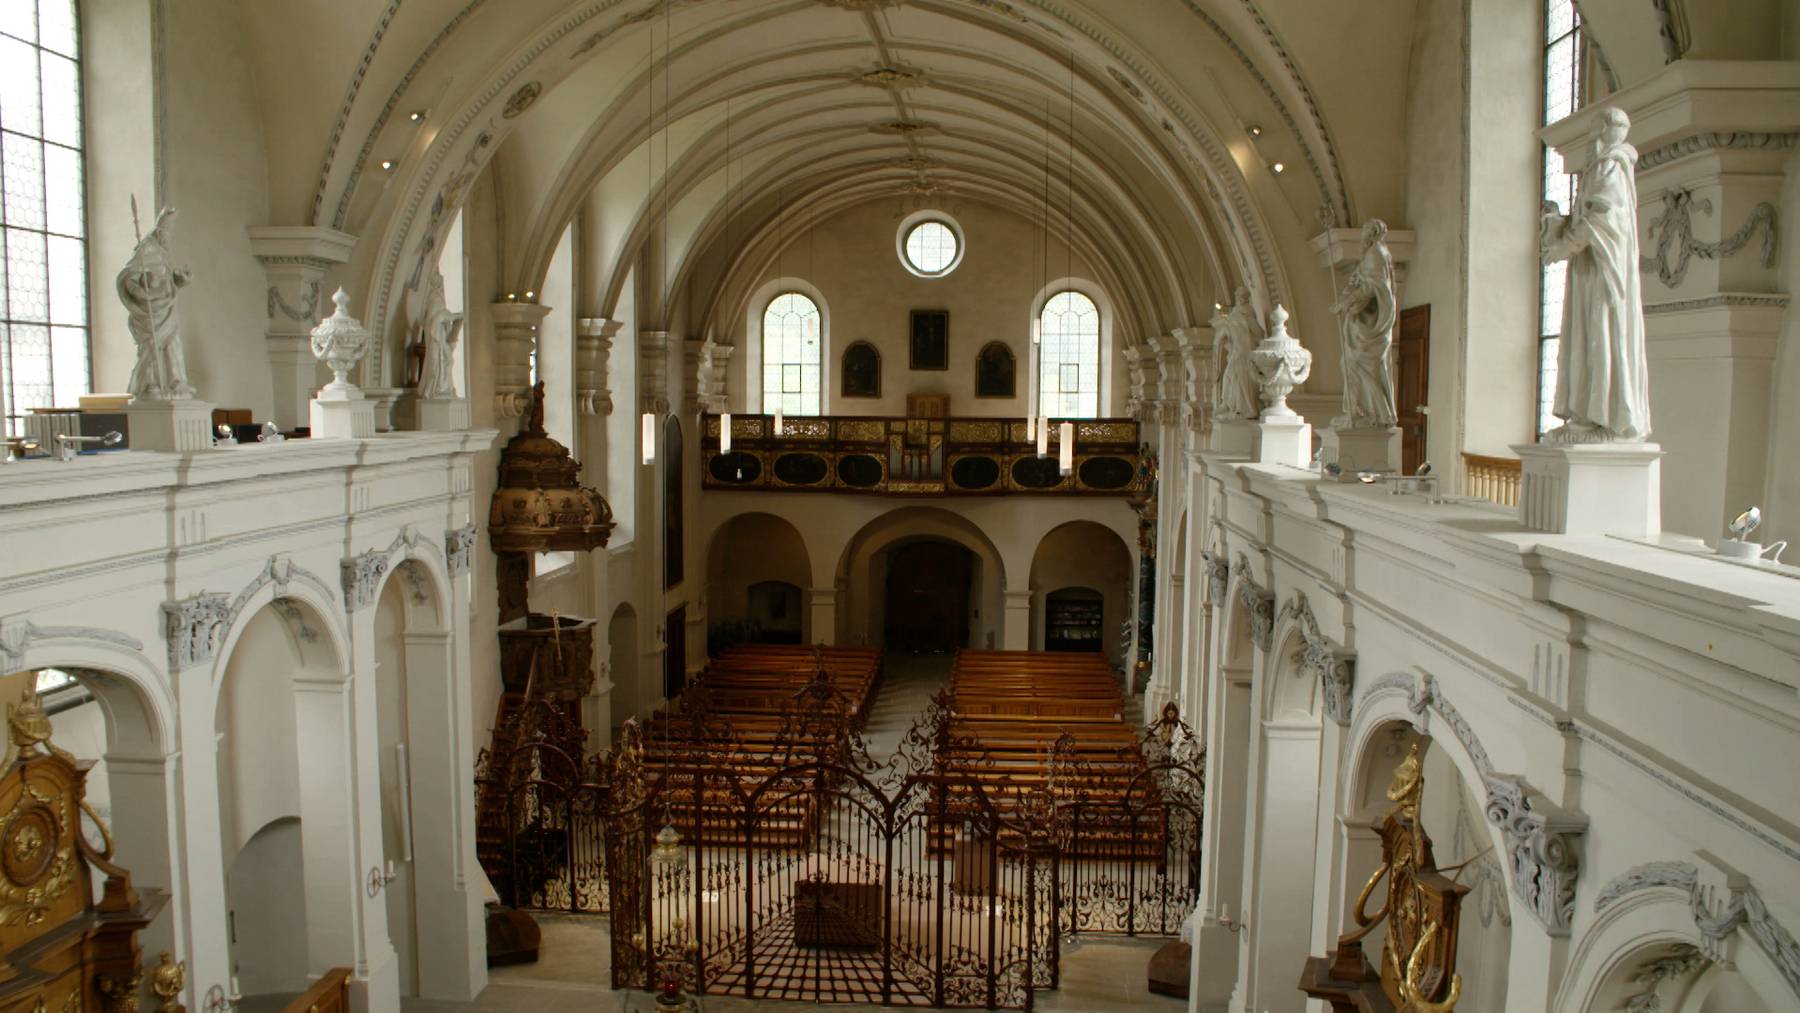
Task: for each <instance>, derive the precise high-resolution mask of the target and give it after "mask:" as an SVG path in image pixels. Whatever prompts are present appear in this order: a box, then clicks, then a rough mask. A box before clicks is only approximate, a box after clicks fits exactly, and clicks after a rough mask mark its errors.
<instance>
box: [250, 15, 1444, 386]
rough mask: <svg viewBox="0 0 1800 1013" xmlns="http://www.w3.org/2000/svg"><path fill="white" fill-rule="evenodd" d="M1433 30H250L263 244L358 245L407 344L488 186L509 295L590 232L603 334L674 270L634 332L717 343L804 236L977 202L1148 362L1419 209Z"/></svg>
mask: <svg viewBox="0 0 1800 1013" xmlns="http://www.w3.org/2000/svg"><path fill="white" fill-rule="evenodd" d="M1415 3H1416V0H1378V2H1372V3H1366V4H1362V3H1359V4H1319V3H1316V2H1314V0H587V2H580V3H571V2H568V0H387V2H385V3H382V4H372V3H369V2H367V0H361V2H353V0H342V2H340V3H337V4H325V3H321V4H251V5H246V6H245V7H244V8H243V11H244V13H243V17H244V18H245V20H246V29H247V31H248V33H249V34H250V36H251V40H252V43H253V45H255V46H256V47H257V48H258V49H259V50H260V52H261V54H262V55H263V56H264V57H265V58H263V59H261V60H260V61H259V62H258V63H257V64H256V66H257V68H258V69H257V74H258V85H259V92H261V93H262V95H263V96H264V98H263V102H264V106H265V124H266V127H265V129H266V132H267V134H268V147H269V149H270V154H271V158H270V165H271V180H270V183H271V210H272V213H273V216H274V220H275V221H276V222H277V223H295V222H299V223H305V224H315V225H322V226H330V227H333V228H337V229H341V230H343V231H346V232H349V233H351V234H354V235H356V236H358V237H359V242H358V244H357V253H356V258H355V260H354V261H353V263H352V265H351V266H352V276H353V277H354V278H360V279H364V280H366V290H367V292H368V297H367V306H366V313H367V317H368V318H369V319H371V320H374V321H382V322H385V325H386V326H388V327H389V328H390V332H391V329H392V327H393V326H394V324H393V319H394V317H395V315H396V314H397V313H399V312H400V307H401V306H403V305H404V299H403V294H404V291H405V287H406V286H407V285H409V284H412V283H413V282H414V280H415V279H416V277H417V270H418V265H419V263H420V261H421V258H422V257H424V256H426V255H428V254H429V253H430V251H432V250H433V249H435V247H436V244H437V243H438V242H440V241H441V237H442V235H443V232H444V230H445V229H446V228H448V226H449V224H450V221H451V219H453V218H454V216H455V213H456V210H457V208H458V207H460V206H461V204H462V203H463V202H464V201H465V200H466V199H467V197H468V194H469V191H470V188H471V186H472V184H473V183H474V181H475V180H476V178H477V177H478V176H480V175H481V173H483V172H484V171H487V170H489V169H490V167H492V168H493V176H494V181H495V186H496V193H497V195H498V198H499V200H500V202H501V204H502V207H503V213H502V215H501V216H500V222H501V225H500V229H501V234H500V237H499V247H500V250H499V259H500V264H499V270H500V285H501V286H502V291H498V292H495V293H493V294H492V296H491V297H492V298H499V297H502V296H504V295H505V293H506V292H507V291H515V292H521V293H522V292H526V291H533V290H535V289H537V288H538V287H540V284H539V283H540V282H541V280H542V278H543V276H544V273H545V271H546V269H547V265H548V261H549V258H550V256H551V253H552V251H553V249H554V247H555V245H556V243H557V241H558V238H559V237H560V235H561V234H562V232H563V230H564V229H565V228H566V227H567V225H568V224H569V223H570V222H571V221H574V220H576V219H577V218H580V219H582V221H583V223H584V229H585V231H586V233H587V234H585V235H584V246H585V247H586V248H587V249H588V250H589V251H590V254H591V255H593V256H592V262H593V263H596V264H599V265H601V266H600V268H599V270H600V271H601V277H600V278H599V279H597V280H596V283H595V284H594V285H592V286H591V288H592V289H593V291H591V292H589V293H588V294H587V295H586V296H584V300H585V303H584V305H583V306H582V307H580V310H581V311H582V312H583V313H584V314H590V315H600V316H605V315H608V314H609V313H610V311H611V310H612V308H613V306H614V303H615V301H616V300H617V299H618V297H619V296H620V294H621V292H622V288H623V285H624V281H625V277H626V274H627V272H628V271H630V270H631V269H632V267H633V265H640V273H641V272H642V270H643V268H642V265H656V269H657V270H660V269H661V266H662V265H667V270H668V273H669V276H668V277H667V278H663V279H657V280H659V281H661V282H662V285H661V286H660V287H659V286H656V285H652V286H649V288H650V289H652V290H661V291H673V293H674V301H673V302H672V304H671V306H670V307H668V308H667V309H666V310H665V308H664V307H661V306H657V305H650V306H643V305H640V307H639V315H640V320H641V321H643V325H644V326H647V327H648V326H653V325H655V324H657V323H659V322H660V323H663V324H668V323H671V322H672V321H671V319H669V318H671V317H673V318H677V319H676V320H675V321H673V322H677V323H679V324H680V326H681V327H682V328H683V329H684V331H686V332H688V333H692V334H704V333H710V332H712V331H714V330H722V329H723V328H724V327H726V326H728V325H727V324H726V323H725V322H727V321H731V320H734V319H741V311H742V305H741V304H742V300H743V299H744V298H746V296H747V292H748V289H749V287H751V285H752V284H753V281H754V279H755V278H756V277H757V276H758V275H760V273H761V271H762V270H763V269H764V268H765V267H766V266H767V265H768V263H769V262H770V261H771V259H772V258H773V257H774V256H775V254H776V252H777V251H778V249H779V248H780V246H781V245H782V244H783V243H784V242H786V241H788V240H789V239H791V238H792V236H793V235H795V234H796V232H797V230H800V229H803V228H804V227H805V226H806V225H807V224H809V223H810V222H812V221H816V220H820V219H822V218H825V217H828V216H830V215H833V214H835V213H837V212H839V211H841V210H844V209H845V208H848V207H850V206H853V205H856V204H859V203H863V202H868V201H883V200H887V201H893V200H910V201H912V202H913V204H914V205H917V204H919V203H932V202H935V201H941V200H956V201H962V202H979V203H984V204H990V205H993V206H996V207H999V208H1003V209H1006V210H1009V211H1012V212H1014V213H1016V214H1019V215H1021V216H1023V217H1025V218H1027V219H1030V220H1034V221H1036V220H1039V219H1040V218H1042V219H1046V220H1047V221H1048V227H1049V229H1050V230H1051V231H1052V232H1053V233H1055V234H1056V235H1057V236H1058V237H1059V238H1065V239H1068V240H1069V241H1070V242H1072V243H1073V244H1074V247H1075V251H1076V253H1077V255H1079V256H1080V257H1081V258H1082V259H1083V260H1084V261H1085V262H1086V263H1087V264H1089V265H1090V267H1091V270H1093V271H1094V273H1095V274H1096V275H1097V278H1096V280H1097V281H1099V282H1100V283H1101V284H1103V285H1105V286H1106V287H1107V288H1108V290H1109V291H1110V292H1112V293H1114V294H1115V300H1114V301H1115V303H1116V305H1117V306H1118V307H1119V310H1120V313H1121V317H1122V322H1123V323H1124V324H1125V325H1126V328H1127V333H1130V334H1134V335H1135V336H1147V335H1150V334H1156V333H1167V332H1168V331H1169V330H1170V329H1172V328H1175V327H1180V326H1184V325H1188V324H1195V323H1204V322H1205V320H1206V319H1207V318H1208V317H1210V316H1211V313H1212V306H1211V302H1212V301H1213V300H1214V299H1215V298H1223V297H1224V295H1225V294H1226V293H1228V292H1229V291H1230V289H1231V288H1232V287H1234V286H1235V285H1238V284H1248V285H1249V286H1250V287H1251V288H1252V289H1253V290H1255V291H1256V292H1257V293H1258V298H1259V299H1260V300H1262V301H1264V302H1265V303H1268V302H1274V301H1288V302H1290V303H1293V302H1295V301H1296V300H1304V299H1306V298H1307V297H1309V296H1317V295H1318V294H1319V293H1322V292H1323V291H1324V289H1325V286H1326V283H1325V282H1324V281H1323V280H1322V279H1319V278H1316V277H1315V275H1316V274H1317V273H1318V272H1317V270H1316V268H1315V265H1314V264H1313V263H1312V262H1311V261H1310V254H1309V253H1308V252H1307V250H1306V240H1307V239H1308V238H1310V237H1311V236H1312V235H1314V234H1316V233H1317V232H1318V230H1319V228H1320V222H1321V219H1322V218H1323V219H1327V220H1329V221H1331V222H1332V223H1334V224H1339V225H1343V224H1350V223H1353V222H1355V221H1356V220H1358V219H1359V218H1360V217H1364V216H1367V215H1371V214H1382V215H1387V216H1389V217H1398V216H1400V215H1401V214H1402V213H1403V208H1402V207H1401V205H1400V201H1401V194H1402V192H1403V180H1402V178H1401V167H1402V166H1403V165H1404V157H1403V155H1401V154H1399V152H1400V151H1401V150H1403V147H1404V136H1403V122H1404V116H1405V98H1404V96H1405V84H1406V82H1405V78H1406V74H1407V66H1408V54H1409V48H1410V46H1411V42H1412V36H1413V31H1414V26H1413V17H1414V13H1415V12H1414V8H1415ZM415 112H421V113H423V114H424V115H423V116H422V117H421V118H419V119H417V120H415V119H413V118H412V116H411V114H412V113H415ZM1252 127H1255V128H1257V130H1256V132H1255V133H1254V134H1253V132H1252V130H1251V128H1252ZM728 152H729V157H727V154H728ZM383 162H388V163H391V167H389V168H385V169H384V168H383V167H382V163H383ZM1276 162H1280V163H1282V164H1283V166H1284V168H1285V170H1286V171H1285V172H1282V173H1279V174H1277V173H1275V172H1274V171H1272V169H1271V167H1272V165H1273V164H1274V163H1276ZM1046 176H1048V179H1046ZM665 209H666V211H667V213H666V215H665V213H664V212H665ZM1027 252H1028V251H1022V254H1024V253H1027ZM639 281H640V289H643V288H644V287H645V286H643V285H642V284H641V282H642V281H643V279H642V278H640V279H639ZM489 297H490V296H489V295H488V294H486V293H471V298H475V299H483V298H489ZM658 317H660V318H662V319H660V320H658V319H657V318H658ZM377 368H380V367H379V366H377Z"/></svg>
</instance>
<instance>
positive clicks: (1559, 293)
mask: <svg viewBox="0 0 1800 1013" xmlns="http://www.w3.org/2000/svg"><path fill="white" fill-rule="evenodd" d="M1581 57H1582V25H1581V13H1580V12H1579V11H1577V10H1576V9H1575V3H1574V0H1546V3H1545V5H1544V122H1545V123H1546V124H1548V123H1555V122H1556V121H1558V120H1560V119H1563V118H1564V117H1566V116H1568V115H1569V114H1571V113H1573V112H1575V110H1577V109H1579V108H1581ZM1543 200H1544V201H1545V202H1547V203H1550V204H1554V205H1555V206H1556V210H1557V212H1558V213H1560V214H1568V213H1569V212H1570V211H1571V210H1572V209H1573V208H1574V205H1575V177H1574V176H1572V175H1570V174H1569V173H1567V172H1564V171H1563V160H1562V156H1561V155H1558V154H1557V153H1556V149H1554V148H1551V147H1550V146H1549V145H1545V146H1544V189H1543ZM1568 278H1569V266H1568V264H1567V263H1555V264H1545V265H1544V267H1543V269H1542V272H1541V274H1540V276H1539V289H1538V293H1539V298H1538V419H1537V426H1538V433H1539V434H1540V435H1541V434H1543V433H1545V432H1548V431H1549V430H1551V429H1554V428H1555V427H1556V426H1557V425H1558V424H1559V421H1558V419H1557V418H1556V416H1554V415H1552V414H1551V408H1552V405H1553V402H1554V400H1555V395H1556V349H1557V338H1558V336H1560V335H1561V333H1562V316H1563V293H1564V290H1565V288H1566V287H1567V285H1568Z"/></svg>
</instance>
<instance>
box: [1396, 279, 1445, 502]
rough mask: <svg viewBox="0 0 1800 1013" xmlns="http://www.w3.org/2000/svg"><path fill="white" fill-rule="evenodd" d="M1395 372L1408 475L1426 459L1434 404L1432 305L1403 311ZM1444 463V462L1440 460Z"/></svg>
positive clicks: (1403, 466)
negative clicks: (1430, 407) (1427, 428)
mask: <svg viewBox="0 0 1800 1013" xmlns="http://www.w3.org/2000/svg"><path fill="white" fill-rule="evenodd" d="M1394 345H1395V347H1396V349H1397V350H1398V352H1399V355H1398V359H1399V361H1398V363H1397V364H1396V367H1395V375H1394V414H1395V416H1396V418H1397V421H1398V423H1399V426H1400V467H1401V469H1403V470H1404V472H1405V473H1406V474H1408V475H1410V474H1412V473H1413V472H1414V471H1415V470H1417V469H1418V467H1419V465H1421V464H1423V463H1425V422H1426V418H1427V415H1426V406H1427V405H1429V404H1431V399H1430V390H1429V381H1430V379H1431V306H1430V304H1426V305H1424V306H1414V307H1412V308H1411V309H1404V310H1401V311H1400V327H1399V337H1398V338H1397V339H1396V340H1395V342H1394ZM1440 463H1442V462H1440Z"/></svg>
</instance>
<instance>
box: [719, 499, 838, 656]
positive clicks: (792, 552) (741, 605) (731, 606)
mask: <svg viewBox="0 0 1800 1013" xmlns="http://www.w3.org/2000/svg"><path fill="white" fill-rule="evenodd" d="M812 583H813V576H812V562H811V557H810V555H809V554H808V553H807V551H806V542H805V540H804V539H802V538H801V537H800V532H799V530H798V529H796V528H795V527H794V525H793V524H792V523H790V522H789V521H787V520H784V519H783V518H780V517H777V516H775V515H774V514H766V513H746V514H738V515H737V516H735V517H733V518H731V519H730V520H728V521H726V522H725V523H724V524H722V525H720V526H719V529H718V530H717V531H715V532H714V533H713V536H712V543H711V545H710V546H709V547H708V550H707V562H706V601H707V606H706V619H707V630H706V642H707V653H708V654H716V653H718V652H719V651H720V650H722V649H723V648H725V647H729V646H730V645H732V644H735V643H743V642H747V643H765V644H798V643H806V642H811V641H816V640H819V639H823V637H812V638H809V637H808V636H807V633H808V631H807V629H806V622H807V616H806V611H807V609H806V589H807V588H809V587H811V586H812ZM821 632H823V633H829V632H831V631H821Z"/></svg>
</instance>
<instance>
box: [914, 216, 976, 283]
mask: <svg viewBox="0 0 1800 1013" xmlns="http://www.w3.org/2000/svg"><path fill="white" fill-rule="evenodd" d="M900 252H901V257H902V258H903V259H904V260H905V262H906V267H907V269H908V270H910V271H912V273H914V274H917V275H921V276H923V277H927V278H937V277H941V276H943V275H946V274H949V273H950V272H951V271H954V270H955V269H956V265H957V263H958V262H959V261H960V260H961V259H962V242H961V239H960V237H959V236H958V235H957V233H956V231H955V230H954V229H952V228H951V227H950V226H949V225H947V224H945V223H944V222H942V221H939V220H937V219H927V220H925V221H922V222H919V223H918V224H916V225H914V226H912V227H911V228H910V229H908V230H907V231H906V235H905V239H904V240H903V241H902V242H901V244H900Z"/></svg>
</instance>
